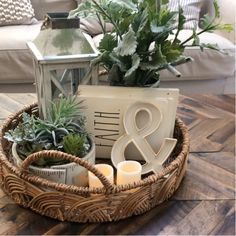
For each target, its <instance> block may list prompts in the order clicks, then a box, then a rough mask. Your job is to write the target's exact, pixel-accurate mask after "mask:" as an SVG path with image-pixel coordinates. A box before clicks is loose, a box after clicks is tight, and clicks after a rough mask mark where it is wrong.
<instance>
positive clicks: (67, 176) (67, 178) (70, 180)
mask: <svg viewBox="0 0 236 236" xmlns="http://www.w3.org/2000/svg"><path fill="white" fill-rule="evenodd" d="M90 141H91V149H90V151H89V153H87V155H86V156H84V157H83V158H82V159H83V160H84V161H87V162H88V163H90V164H95V143H94V142H93V140H92V139H90ZM12 156H13V161H14V163H15V164H16V165H17V166H19V167H20V166H21V165H22V162H23V161H22V159H21V158H20V156H19V155H18V153H17V144H16V143H13V145H12ZM29 171H30V172H31V173H33V174H35V175H38V176H40V177H42V178H45V179H48V180H51V181H54V182H58V183H64V184H70V185H77V186H87V185H88V170H87V169H86V168H84V167H82V166H80V165H77V164H76V163H74V162H72V163H68V164H63V165H53V166H50V167H49V168H40V167H36V166H33V165H30V166H29Z"/></svg>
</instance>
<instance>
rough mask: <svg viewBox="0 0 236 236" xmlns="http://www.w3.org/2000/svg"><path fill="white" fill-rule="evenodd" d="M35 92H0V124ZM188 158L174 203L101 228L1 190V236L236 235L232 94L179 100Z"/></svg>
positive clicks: (233, 107) (170, 202)
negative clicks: (28, 205) (46, 212)
mask: <svg viewBox="0 0 236 236" xmlns="http://www.w3.org/2000/svg"><path fill="white" fill-rule="evenodd" d="M34 101H36V95H35V94H20V93H19V94H10V93H9V94H0V125H1V123H2V122H3V121H4V119H5V118H6V117H7V116H8V115H10V114H11V113H12V112H16V110H18V109H20V108H22V107H23V106H24V105H26V104H29V103H33V102H34ZM178 116H179V117H180V118H181V119H182V120H183V121H184V122H185V123H186V124H187V126H188V128H189V132H190V136H191V154H190V156H189V162H188V167H187V173H186V176H185V178H184V180H183V182H182V183H181V185H180V188H179V190H178V191H177V192H176V193H175V195H174V196H173V197H172V199H171V200H170V201H168V202H165V203H163V204H161V205H160V206H159V207H156V208H154V209H152V210H150V211H149V212H147V213H145V214H143V215H140V216H134V217H132V218H128V219H126V220H121V221H118V222H111V223H103V224H78V223H70V222H59V221H56V220H53V219H50V218H47V217H44V216H41V215H38V214H36V213H34V212H32V211H30V210H28V209H24V208H22V207H19V206H18V205H16V204H15V203H13V201H12V200H11V199H10V198H9V197H8V196H6V195H5V194H4V193H3V192H2V190H0V234H2V235H7V234H11V235H35V234H37V235H73V234H74V235H130V234H134V235H235V96H229V95H218V96H216V95H214V96H212V95H191V96H188V97H187V96H181V97H180V104H179V106H178Z"/></svg>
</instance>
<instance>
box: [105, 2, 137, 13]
mask: <svg viewBox="0 0 236 236" xmlns="http://www.w3.org/2000/svg"><path fill="white" fill-rule="evenodd" d="M109 1H110V3H111V4H112V5H113V4H114V7H115V5H118V6H120V7H122V8H126V9H129V10H132V11H134V12H137V11H138V9H137V5H136V4H134V3H133V2H132V1H130V0H109Z"/></svg>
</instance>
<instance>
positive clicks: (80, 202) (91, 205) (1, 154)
mask: <svg viewBox="0 0 236 236" xmlns="http://www.w3.org/2000/svg"><path fill="white" fill-rule="evenodd" d="M23 112H27V113H29V114H36V115H38V107H37V104H32V105H30V106H28V107H26V108H24V109H22V110H20V111H19V112H17V113H16V114H14V115H13V116H11V117H9V118H8V119H7V120H6V121H5V123H4V124H3V126H2V128H1V132H0V140H1V144H0V184H1V188H2V189H3V190H4V192H5V193H6V194H8V195H9V197H10V198H11V199H13V200H14V201H15V202H16V203H17V204H19V205H21V206H23V207H26V208H30V209H31V210H33V211H35V212H37V213H39V214H41V215H45V216H49V217H51V218H54V219H58V220H61V221H73V222H106V221H117V220H120V219H124V218H127V217H130V216H132V215H139V214H142V213H144V212H146V211H148V210H150V209H151V208H153V207H155V206H157V205H159V204H161V203H162V202H163V201H165V200H167V199H169V198H170V197H171V196H172V195H173V193H174V192H175V191H176V190H177V189H178V187H179V185H180V182H181V180H182V178H183V176H184V173H185V170H186V165H187V157H188V153H189V135H188V131H187V128H186V126H185V125H184V124H183V122H182V121H180V120H179V119H176V123H175V130H174V138H176V139H177V140H178V142H177V145H176V147H175V149H174V151H173V152H172V154H171V156H170V157H169V158H168V159H167V161H166V163H165V164H164V168H163V170H162V171H161V172H160V173H158V174H150V175H148V176H145V177H144V178H143V179H142V180H141V181H139V182H135V183H132V184H127V185H119V186H116V185H111V184H110V182H109V181H108V180H107V179H106V177H104V176H103V175H102V174H101V173H100V172H99V171H98V170H97V169H96V168H95V167H94V166H93V165H91V164H89V163H88V162H86V161H83V159H80V158H77V157H75V156H72V155H69V154H66V153H63V152H58V151H41V152H38V153H34V154H32V155H30V156H28V157H27V158H26V159H25V161H24V162H23V164H22V166H21V168H19V167H17V166H16V165H14V164H13V163H12V161H11V160H12V154H11V146H12V143H10V142H8V141H7V140H6V139H4V138H3V136H4V134H5V132H7V131H8V130H10V129H12V128H14V127H16V126H17V124H18V123H19V122H21V120H22V113H23ZM44 155H47V156H49V157H51V158H58V157H60V158H64V159H66V160H70V161H72V162H76V163H77V164H78V165H81V166H83V167H85V168H87V169H88V170H89V171H91V172H93V173H94V174H95V175H96V176H97V177H98V178H99V179H100V180H101V182H102V183H103V185H104V187H102V188H89V187H78V186H74V185H66V184H62V183H56V182H52V181H49V180H46V179H43V178H41V177H39V176H35V175H33V174H31V173H29V172H28V171H27V170H28V167H29V165H30V164H31V163H32V162H33V161H34V160H36V159H38V158H40V157H42V156H44Z"/></svg>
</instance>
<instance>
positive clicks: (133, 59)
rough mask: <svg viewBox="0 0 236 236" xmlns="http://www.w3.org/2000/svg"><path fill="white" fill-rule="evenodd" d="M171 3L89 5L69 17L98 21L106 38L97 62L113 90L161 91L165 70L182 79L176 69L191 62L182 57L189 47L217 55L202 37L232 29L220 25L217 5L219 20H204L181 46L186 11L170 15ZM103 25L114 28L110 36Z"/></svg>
mask: <svg viewBox="0 0 236 236" xmlns="http://www.w3.org/2000/svg"><path fill="white" fill-rule="evenodd" d="M167 4H168V0H162V1H161V0H100V1H95V0H89V1H85V2H83V3H81V4H80V5H79V7H78V8H77V9H75V10H73V11H71V12H70V17H78V16H80V17H88V16H96V17H97V18H98V20H99V22H100V25H101V28H102V29H103V33H104V37H103V39H102V40H101V42H100V44H99V50H100V53H101V54H100V56H99V57H98V58H96V59H95V60H94V61H93V63H94V64H101V65H102V66H103V67H104V68H105V69H106V70H107V71H108V80H109V81H110V83H111V85H122V86H154V87H157V86H158V85H159V82H160V79H159V72H160V71H161V70H164V69H167V70H169V71H171V72H172V73H173V74H174V75H176V76H180V73H179V72H178V71H177V70H176V69H175V67H176V66H177V65H180V64H182V63H186V62H189V61H191V60H192V59H191V58H189V57H185V56H183V52H184V49H185V48H186V47H191V46H199V47H200V48H201V49H203V48H211V49H215V50H218V48H217V45H211V44H201V42H200V40H199V35H200V34H202V33H204V32H212V31H214V30H216V29H225V30H228V31H230V30H231V29H232V26H231V25H229V24H224V25H223V24H220V23H219V22H218V21H217V20H218V19H219V17H220V12H219V8H218V5H217V1H216V0H214V6H215V16H214V17H213V18H211V17H210V16H209V15H205V16H204V17H203V19H201V25H202V29H201V30H200V31H197V30H196V28H194V29H193V30H192V34H191V36H190V37H189V38H187V39H186V40H185V41H183V42H181V41H180V40H179V38H178V36H179V33H180V32H181V31H182V30H183V28H184V24H185V23H186V19H185V16H184V14H183V9H181V8H179V10H178V11H175V12H171V11H170V10H169V9H168V7H167ZM105 23H111V24H112V25H113V31H112V32H106V28H105V26H106V24H105ZM170 36H172V37H170Z"/></svg>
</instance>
